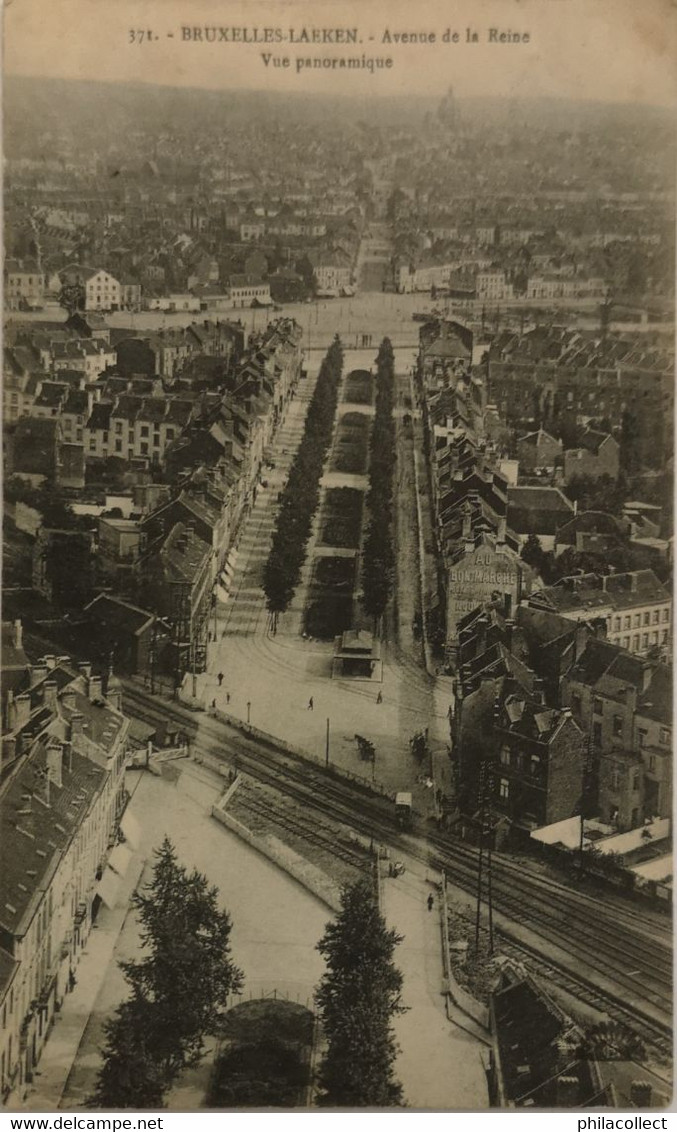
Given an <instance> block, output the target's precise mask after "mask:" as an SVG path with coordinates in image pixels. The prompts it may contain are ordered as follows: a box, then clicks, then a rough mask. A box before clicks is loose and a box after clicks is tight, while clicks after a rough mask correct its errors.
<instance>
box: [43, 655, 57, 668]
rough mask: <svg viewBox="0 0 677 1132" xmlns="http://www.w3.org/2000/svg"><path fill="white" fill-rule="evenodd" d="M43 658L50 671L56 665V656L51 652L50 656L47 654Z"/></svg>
mask: <svg viewBox="0 0 677 1132" xmlns="http://www.w3.org/2000/svg"><path fill="white" fill-rule="evenodd" d="M42 659H43V660H44V662H45V664H46V665H47V668H48V669H49V671H50V672H51V670H52V669H53V668H55V667H56V657H55V656H54V655H53V653H50V654H49V656H45V657H43V658H42Z"/></svg>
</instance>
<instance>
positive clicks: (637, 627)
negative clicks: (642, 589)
mask: <svg viewBox="0 0 677 1132" xmlns="http://www.w3.org/2000/svg"><path fill="white" fill-rule="evenodd" d="M634 624H635V629H639V627H640V625H641V624H642V618H641V617H640V615H639V613H636V614H635V622H634Z"/></svg>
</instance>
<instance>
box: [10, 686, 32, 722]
mask: <svg viewBox="0 0 677 1132" xmlns="http://www.w3.org/2000/svg"><path fill="white" fill-rule="evenodd" d="M14 706H15V708H16V725H15V726H16V727H25V725H26V724H27V723H28V721H29V719H30V718H31V697H30V696H29V695H28V692H22V694H21V695H20V696H17V697H16V699H15V701H14Z"/></svg>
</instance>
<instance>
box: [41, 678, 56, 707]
mask: <svg viewBox="0 0 677 1132" xmlns="http://www.w3.org/2000/svg"><path fill="white" fill-rule="evenodd" d="M58 687H59V686H58V684H57V682H56V680H45V683H44V689H45V698H44V705H45V707H46V708H49V710H50V711H53V712H54V713H55V714H56V712H57V710H58V704H57V700H56V693H57V691H58Z"/></svg>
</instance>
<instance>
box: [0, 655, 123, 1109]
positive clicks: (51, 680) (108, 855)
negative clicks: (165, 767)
mask: <svg viewBox="0 0 677 1132" xmlns="http://www.w3.org/2000/svg"><path fill="white" fill-rule="evenodd" d="M80 669H81V671H80V673H78V672H77V670H75V669H73V668H72V667H71V665H70V661H69V660H68V658H62V657H60V658H56V657H53V656H52V657H45V658H44V660H43V661H42V662H40V663H38V664H37V665H34V666H32V667H31V668H30V671H29V674H28V680H27V686H26V688H25V690H24V691H21V692H19V693H14V692H10V693H8V696H7V701H6V704H5V726H4V734H3V755H4V765H5V766H6V771H5V777H4V781H3V784H2V787H1V788H0V819H1V820H2V828H3V831H4V832H3V837H2V840H1V841H0V1018H1V1021H2V1026H1V1029H0V1088H1V1090H2V1098H3V1101H4V1102H5V1103H8V1102H9V1103H11V1102H12V1098H16V1099H17V1100H18V1099H20V1098H21V1096H22V1093H23V1090H24V1089H25V1087H26V1086H27V1085H28V1084H29V1083H30V1081H31V1080H32V1078H33V1074H34V1072H35V1070H36V1066H37V1064H38V1062H39V1059H40V1055H41V1052H42V1049H43V1047H44V1044H45V1042H46V1040H47V1037H48V1035H49V1033H50V1030H51V1027H52V1025H53V1022H54V1018H55V1015H56V1012H57V1011H58V1009H59V1007H60V1005H61V1003H62V1001H63V998H64V996H65V995H66V994H67V993H68V991H69V989H72V987H73V985H74V980H75V972H76V970H77V965H78V962H79V959H80V956H81V955H82V952H83V949H84V948H85V946H86V943H87V938H88V936H89V932H90V930H91V928H92V926H93V924H94V923H95V921H96V918H97V914H98V911H99V908H100V906H101V903H102V902H103V903H113V902H114V899H115V894H116V891H117V888H118V885H119V875H118V874H117V873H116V871H115V867H114V866H116V865H117V867H118V868H120V865H119V862H118V861H117V859H116V852H118V851H117V850H116V845H117V842H118V838H119V836H120V835H119V830H120V823H121V819H122V817H123V811H124V806H125V801H126V793H125V787H124V775H125V760H126V742H125V740H126V734H127V728H128V722H127V720H126V719H125V718H124V716H123V715H122V713H121V710H120V693H119V690H118V689H117V687H116V685H115V681H114V678H109V681H108V688H107V694H106V695H105V696H104V694H103V692H102V680H101V677H100V676H94V675H92V672H91V667H90V666H89V665H81V666H80ZM118 855H119V854H118ZM123 855H124V854H123Z"/></svg>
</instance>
